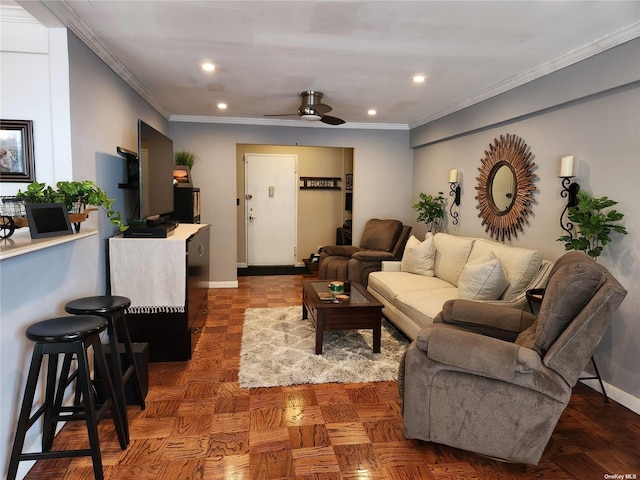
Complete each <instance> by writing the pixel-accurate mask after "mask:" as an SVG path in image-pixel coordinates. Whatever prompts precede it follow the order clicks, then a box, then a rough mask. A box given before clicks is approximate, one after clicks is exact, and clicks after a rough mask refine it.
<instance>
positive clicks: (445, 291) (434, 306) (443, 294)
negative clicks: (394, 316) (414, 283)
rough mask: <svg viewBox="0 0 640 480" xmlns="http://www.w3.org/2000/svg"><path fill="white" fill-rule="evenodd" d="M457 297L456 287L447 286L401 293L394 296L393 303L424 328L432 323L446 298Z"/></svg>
mask: <svg viewBox="0 0 640 480" xmlns="http://www.w3.org/2000/svg"><path fill="white" fill-rule="evenodd" d="M427 278H428V277H427ZM457 297H458V289H457V288H455V287H453V286H449V287H445V288H433V289H431V290H429V291H415V292H408V293H403V294H401V295H398V296H397V297H396V300H395V302H394V304H395V306H396V308H397V309H398V310H400V311H401V312H402V313H404V314H405V315H407V316H408V317H409V318H411V320H413V321H414V322H415V323H416V324H417V325H418V326H419V327H420V328H424V327H426V326H428V325H431V324H432V323H433V319H434V318H435V317H436V316H437V315H438V314H439V313H440V312H441V311H442V305H444V304H445V302H446V301H447V300H455V299H456V298H457Z"/></svg>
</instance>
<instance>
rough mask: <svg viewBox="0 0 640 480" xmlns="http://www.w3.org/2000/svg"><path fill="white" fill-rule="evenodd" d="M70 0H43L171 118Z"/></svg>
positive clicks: (137, 90) (102, 57) (135, 88)
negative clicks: (100, 38)
mask: <svg viewBox="0 0 640 480" xmlns="http://www.w3.org/2000/svg"><path fill="white" fill-rule="evenodd" d="M69 3H70V2H69V1H68V0H55V1H51V0H41V4H42V5H44V6H45V7H46V8H47V9H48V10H49V11H50V12H51V13H52V14H53V15H55V16H56V17H57V18H58V19H59V20H60V21H61V22H63V23H64V24H65V25H66V26H67V28H69V30H71V31H72V32H73V33H74V34H76V35H77V36H78V38H80V40H82V42H83V43H84V44H85V45H87V46H88V47H89V48H90V49H91V50H92V51H93V52H94V53H95V54H96V55H97V56H98V57H100V59H101V60H102V61H103V62H104V63H106V64H107V66H109V68H111V69H112V70H113V71H114V72H115V73H116V74H117V75H118V76H119V77H120V78H122V79H123V80H124V81H125V82H126V83H127V85H129V86H130V87H131V88H132V89H133V90H135V91H136V92H137V93H138V95H140V96H141V97H142V98H143V99H144V100H146V101H147V102H148V103H149V105H151V106H152V107H153V108H155V109H156V110H157V111H158V112H160V113H161V114H162V115H163V116H164V117H165V118H169V116H170V115H171V114H170V112H169V111H168V110H167V109H166V108H165V107H164V106H163V105H162V104H160V103H159V102H158V101H157V100H156V99H155V97H154V96H153V95H152V94H151V92H150V91H149V90H147V88H146V87H145V86H144V85H143V84H142V82H140V80H138V79H137V78H136V76H135V75H134V74H133V73H131V71H130V70H129V69H128V68H127V67H126V66H125V65H124V64H123V63H122V62H121V61H120V60H119V59H118V58H117V57H116V56H115V55H113V54H112V53H111V51H110V50H109V49H108V48H107V47H106V46H105V45H104V44H103V43H102V42H101V41H100V40H99V39H98V37H96V36H95V35H94V34H93V32H92V31H91V30H90V29H89V27H87V26H86V25H85V24H84V22H83V21H82V20H81V19H80V18H79V17H78V16H77V15H76V13H75V12H74V11H73V9H72V8H71V7H70V6H69Z"/></svg>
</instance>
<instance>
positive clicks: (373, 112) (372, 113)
mask: <svg viewBox="0 0 640 480" xmlns="http://www.w3.org/2000/svg"><path fill="white" fill-rule="evenodd" d="M367 113H368V114H369V115H375V114H376V113H378V112H376V111H375V110H374V109H373V108H370V109H369V110H368V111H367Z"/></svg>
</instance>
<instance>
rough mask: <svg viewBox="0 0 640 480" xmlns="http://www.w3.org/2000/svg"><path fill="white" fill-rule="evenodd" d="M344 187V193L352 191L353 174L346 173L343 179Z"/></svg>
mask: <svg viewBox="0 0 640 480" xmlns="http://www.w3.org/2000/svg"><path fill="white" fill-rule="evenodd" d="M344 183H345V185H344V189H345V190H346V191H351V190H353V173H347V174H346V178H345V182H344Z"/></svg>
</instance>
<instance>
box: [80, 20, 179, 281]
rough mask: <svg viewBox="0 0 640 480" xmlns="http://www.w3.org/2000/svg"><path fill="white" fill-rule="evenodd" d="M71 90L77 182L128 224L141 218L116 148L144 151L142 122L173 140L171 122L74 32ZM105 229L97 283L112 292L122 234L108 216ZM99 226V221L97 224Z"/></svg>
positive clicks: (102, 218)
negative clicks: (112, 248) (101, 195)
mask: <svg viewBox="0 0 640 480" xmlns="http://www.w3.org/2000/svg"><path fill="white" fill-rule="evenodd" d="M69 90H70V104H71V148H72V154H73V178H74V179H77V180H83V179H89V180H94V181H95V182H96V184H97V185H98V186H100V187H101V188H102V189H104V190H105V191H106V192H107V194H108V195H109V196H110V197H112V198H114V199H115V203H114V205H113V207H114V209H116V210H119V211H120V213H121V214H122V216H123V219H127V218H133V217H137V216H138V215H139V212H138V211H137V199H136V193H135V192H133V191H131V190H125V189H121V188H118V183H126V181H127V175H126V160H125V159H124V158H123V157H121V156H120V155H118V153H117V152H116V147H118V146H120V147H124V148H127V149H129V150H133V151H137V150H138V119H139V118H140V119H142V120H144V121H145V122H147V123H148V124H150V125H151V126H153V127H154V128H156V129H157V130H159V131H161V132H163V133H165V134H167V131H168V121H167V120H166V119H165V118H164V117H163V116H162V115H160V114H159V113H158V112H157V111H156V110H155V109H154V108H152V107H151V106H150V105H149V104H148V103H147V102H146V101H145V100H143V99H142V98H141V97H140V96H139V95H138V94H137V93H136V92H135V91H133V90H132V89H131V88H130V87H129V86H128V85H127V84H126V83H125V82H124V81H123V80H122V79H121V78H120V77H119V76H118V75H116V74H115V73H114V72H113V70H111V69H110V68H109V67H108V66H107V65H106V64H105V63H104V62H103V61H102V60H100V59H99V58H98V57H97V56H96V55H95V54H94V53H93V52H92V51H91V50H90V49H89V48H88V47H87V46H86V45H85V44H84V43H82V42H81V41H80V40H79V39H78V38H77V37H76V36H75V35H74V34H73V33H71V32H69ZM94 218H95V219H97V221H98V222H99V223H96V224H95V226H99V230H100V234H99V235H100V242H101V248H100V252H99V268H98V270H97V278H96V279H95V281H96V282H97V284H98V291H99V292H103V293H104V292H106V289H107V284H106V280H107V275H106V255H105V252H106V239H107V238H109V237H110V236H112V235H113V234H114V233H116V232H117V231H118V230H117V228H116V227H115V226H114V225H112V224H111V223H110V222H109V220H108V218H107V217H106V215H105V214H104V213H102V212H100V214H99V215H97V216H94ZM94 221H95V220H94Z"/></svg>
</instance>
